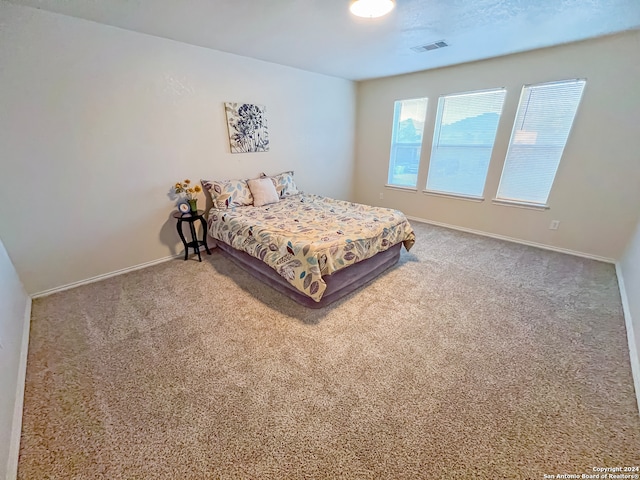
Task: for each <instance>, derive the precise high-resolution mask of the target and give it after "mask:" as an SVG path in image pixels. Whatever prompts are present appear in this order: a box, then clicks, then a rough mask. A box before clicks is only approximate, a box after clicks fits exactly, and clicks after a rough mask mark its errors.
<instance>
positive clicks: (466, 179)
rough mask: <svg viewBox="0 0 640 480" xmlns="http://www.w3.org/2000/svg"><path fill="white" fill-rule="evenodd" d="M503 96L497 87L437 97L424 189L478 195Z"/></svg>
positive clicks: (480, 192)
mask: <svg viewBox="0 0 640 480" xmlns="http://www.w3.org/2000/svg"><path fill="white" fill-rule="evenodd" d="M504 97H505V89H503V88H500V89H494V90H486V91H480V92H467V93H461V94H454V95H446V96H442V97H440V98H439V100H438V112H437V115H436V127H435V130H434V135H433V144H432V147H431V159H430V161H429V173H428V176H427V190H430V191H435V192H442V193H452V194H457V195H466V196H474V197H480V196H482V194H483V192H484V184H485V180H486V178H487V170H488V168H489V161H490V160H491V152H492V151H493V144H494V141H495V138H496V131H497V129H498V122H499V120H500V114H501V113H502V105H503V103H504Z"/></svg>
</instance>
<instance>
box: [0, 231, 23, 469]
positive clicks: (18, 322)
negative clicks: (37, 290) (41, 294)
mask: <svg viewBox="0 0 640 480" xmlns="http://www.w3.org/2000/svg"><path fill="white" fill-rule="evenodd" d="M30 312H31V299H30V298H29V296H28V295H27V292H26V291H25V290H24V287H23V286H22V283H20V279H19V278H18V274H17V273H16V271H15V269H14V268H13V265H12V263H11V260H10V259H9V257H8V256H7V252H6V251H5V248H4V245H3V244H2V241H1V240H0V345H1V347H0V366H1V367H0V386H1V387H0V478H15V471H16V468H17V465H18V463H17V462H18V447H19V441H20V436H19V435H20V422H19V420H20V419H21V418H22V417H21V415H16V414H15V413H16V412H18V413H21V412H22V398H23V394H24V374H25V368H26V357H21V354H23V353H24V354H25V355H26V345H24V348H25V351H24V352H23V351H22V350H23V344H24V342H23V340H24V339H25V338H26V337H25V338H23V336H24V335H26V334H28V332H25V329H26V328H28V322H27V320H28V318H29V314H30ZM14 421H16V423H15V425H14Z"/></svg>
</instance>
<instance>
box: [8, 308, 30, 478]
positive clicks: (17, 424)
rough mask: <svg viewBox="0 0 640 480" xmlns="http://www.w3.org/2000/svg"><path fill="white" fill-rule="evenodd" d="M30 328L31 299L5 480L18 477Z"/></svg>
mask: <svg viewBox="0 0 640 480" xmlns="http://www.w3.org/2000/svg"><path fill="white" fill-rule="evenodd" d="M30 327H31V298H28V300H27V305H26V306H25V309H24V320H23V326H22V342H21V344H20V360H19V362H20V363H19V364H18V378H17V381H16V397H15V403H14V407H13V421H12V424H11V440H10V442H11V443H10V444H9V458H8V460H7V476H6V479H7V480H15V479H16V478H17V477H18V457H19V455H20V437H21V435H22V408H23V406H24V387H25V381H26V378H27V353H28V351H29V329H30Z"/></svg>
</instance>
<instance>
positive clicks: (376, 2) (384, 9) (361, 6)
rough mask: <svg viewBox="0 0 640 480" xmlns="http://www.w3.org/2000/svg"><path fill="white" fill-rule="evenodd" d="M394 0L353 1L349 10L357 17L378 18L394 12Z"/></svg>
mask: <svg viewBox="0 0 640 480" xmlns="http://www.w3.org/2000/svg"><path fill="white" fill-rule="evenodd" d="M395 4H396V2H395V1H394V0H353V1H352V2H351V6H350V7H349V10H351V13H353V14H354V15H355V16H357V17H364V18H377V17H382V16H384V15H386V14H387V13H389V12H390V11H391V10H393V7H394V6H395Z"/></svg>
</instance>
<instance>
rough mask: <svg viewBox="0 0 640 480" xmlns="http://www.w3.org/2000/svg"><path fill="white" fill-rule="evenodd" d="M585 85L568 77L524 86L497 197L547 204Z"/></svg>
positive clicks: (581, 81) (498, 198)
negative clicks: (558, 80)
mask: <svg viewBox="0 0 640 480" xmlns="http://www.w3.org/2000/svg"><path fill="white" fill-rule="evenodd" d="M584 85H585V81H584V80H568V81H563V82H553V83H544V84H538V85H525V86H524V87H523V89H522V94H521V95H520V104H519V105H518V113H517V115H516V121H515V123H514V125H513V132H512V133H511V141H510V142H509V150H508V151H507V158H506V159H505V163H504V168H503V170H502V177H501V179H500V185H499V187H498V195H497V200H507V201H515V202H522V203H529V204H534V205H540V206H544V205H546V203H547V199H548V198H549V192H550V191H551V185H552V184H553V180H554V179H555V176H556V171H557V170H558V165H559V164H560V158H561V157H562V152H563V150H564V146H565V144H566V143H567V138H568V137H569V131H570V130H571V125H572V124H573V119H574V117H575V115H576V110H577V109H578V104H579V103H580V98H581V97H582V90H583V89H584Z"/></svg>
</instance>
